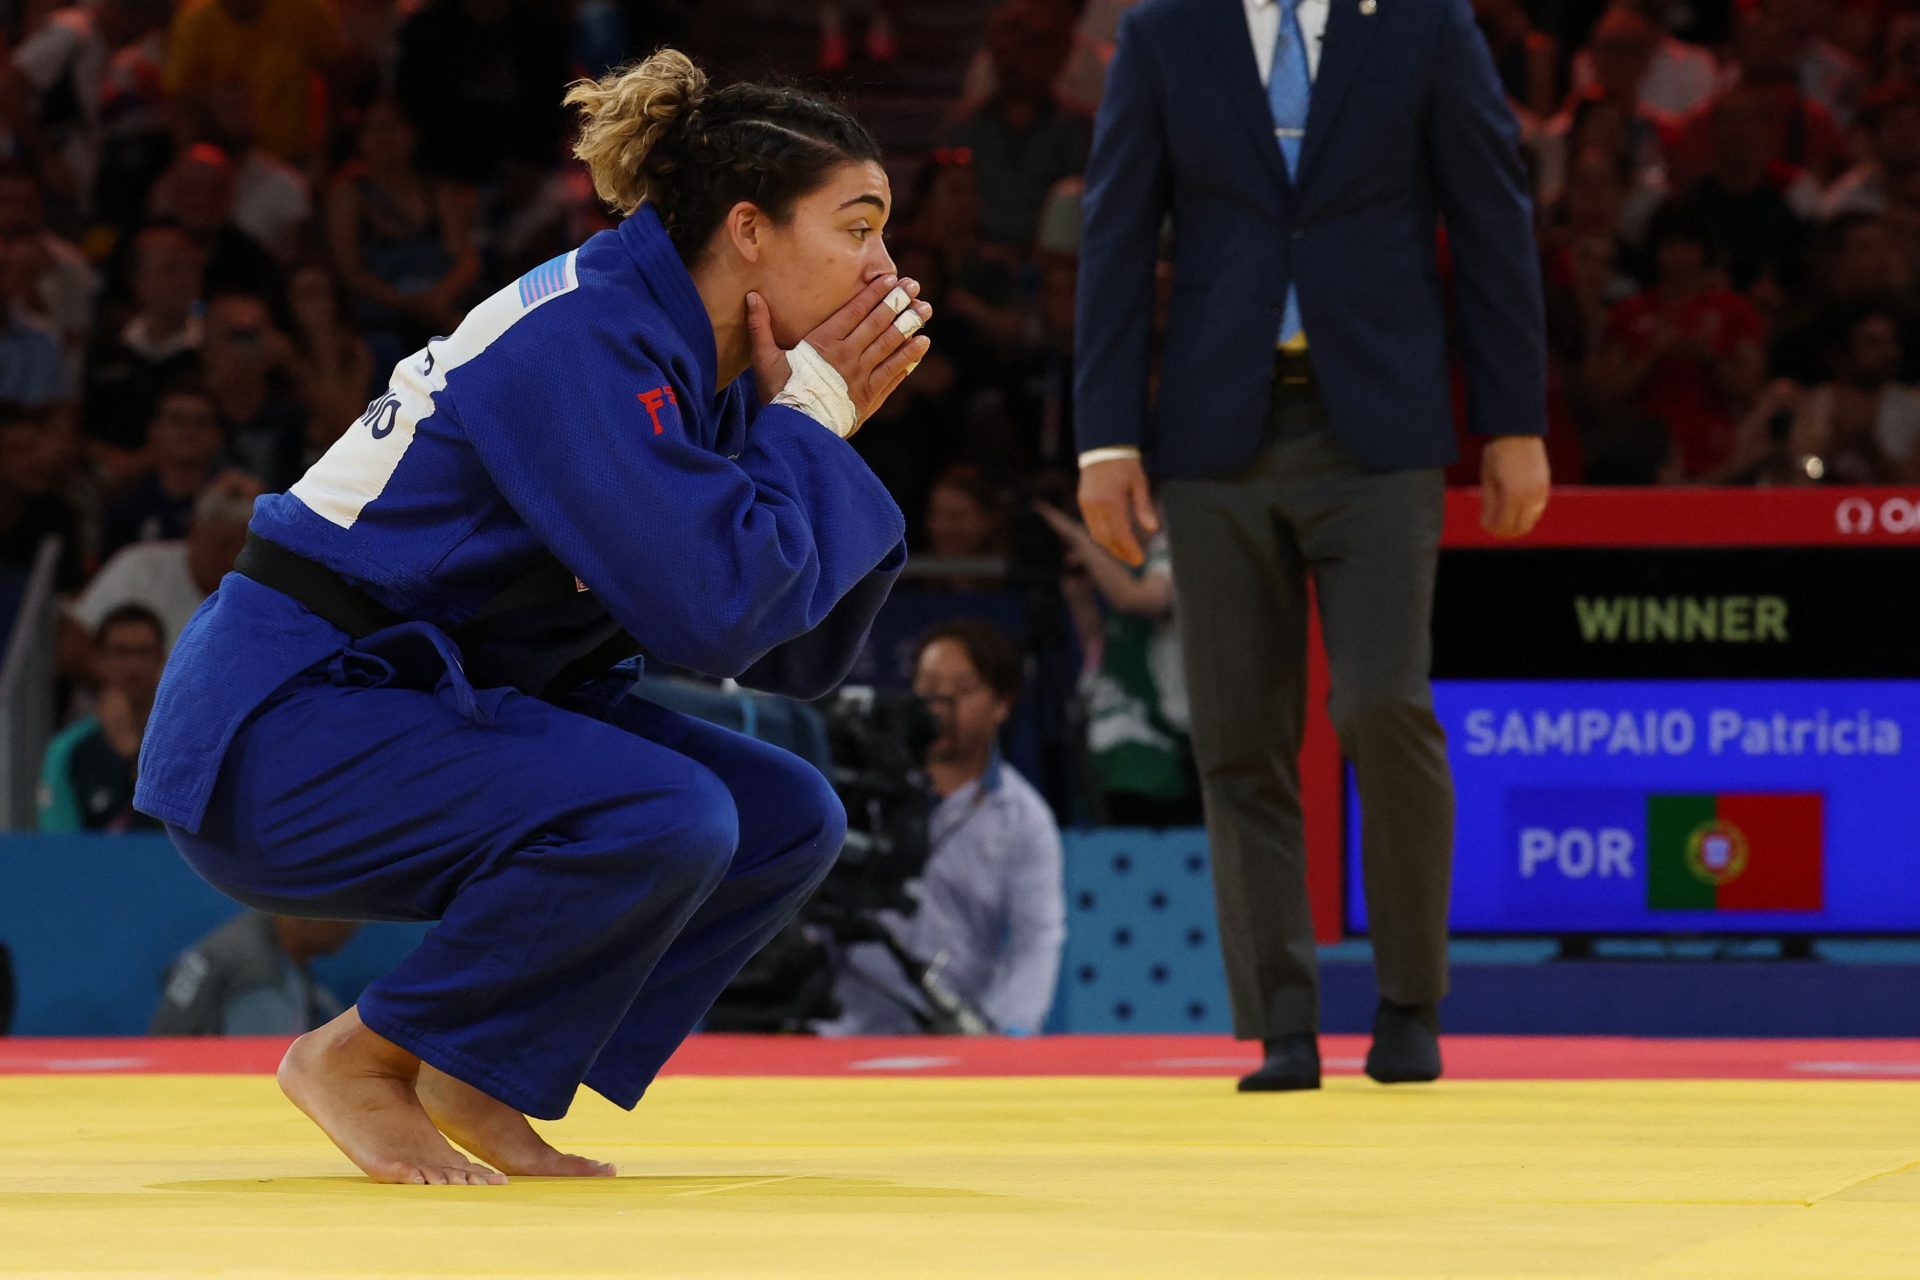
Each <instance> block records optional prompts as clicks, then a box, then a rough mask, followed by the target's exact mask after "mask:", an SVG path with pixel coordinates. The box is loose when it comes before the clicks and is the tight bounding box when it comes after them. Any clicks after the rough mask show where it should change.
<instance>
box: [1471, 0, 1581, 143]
mask: <svg viewBox="0 0 1920 1280" xmlns="http://www.w3.org/2000/svg"><path fill="white" fill-rule="evenodd" d="M1473 16H1474V18H1475V20H1476V21H1478V22H1479V24H1480V33H1481V34H1482V35H1484V36H1485V37H1486V38H1487V48H1488V49H1489V50H1490V51H1491V52H1492V53H1493V65H1494V67H1495V68H1496V69H1497V70H1498V71H1499V72H1500V84H1501V86H1502V87H1503V88H1504V89H1506V91H1507V97H1508V98H1509V99H1511V100H1512V101H1513V102H1515V103H1517V104H1519V106H1520V107H1521V108H1522V109H1523V110H1525V111H1526V112H1528V113H1529V114H1530V115H1532V116H1533V117H1534V118H1535V119H1545V118H1546V117H1547V116H1548V115H1551V114H1552V112H1553V109H1554V107H1555V106H1556V105H1557V104H1558V103H1559V101H1560V71H1559V62H1560V50H1559V46H1558V43H1557V42H1556V41H1555V40H1554V38H1553V37H1552V36H1550V35H1548V34H1546V33H1545V32H1543V31H1538V30H1535V28H1534V25H1533V19H1532V18H1530V17H1528V15H1527V8H1526V5H1525V4H1523V3H1522V2H1521V0H1473Z"/></svg>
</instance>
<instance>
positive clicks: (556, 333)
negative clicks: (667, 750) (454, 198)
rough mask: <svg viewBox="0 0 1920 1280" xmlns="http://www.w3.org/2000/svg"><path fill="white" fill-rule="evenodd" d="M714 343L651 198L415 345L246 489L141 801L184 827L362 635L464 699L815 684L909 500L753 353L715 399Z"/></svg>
mask: <svg viewBox="0 0 1920 1280" xmlns="http://www.w3.org/2000/svg"><path fill="white" fill-rule="evenodd" d="M716 359H717V358H716V354H715V349H714V338H713V328H712V325H711V323H710V321H709V320H708V317H707V313H706V309H705V307H704V306H703V304H702V303H701V300H700V296H699V294H698V293H697V292H696V291H695V289H694V284H693V279H692V277H691V276H689V275H688V274H687V270H686V268H685V266H684V265H682V263H681V261H680V258H679V255H678V254H677V253H676V252H675V251H674V248H673V246H672V244H671V243H670V242H669V241H668V239H667V236H666V233H665V232H664V230H663V229H662V228H661V225H660V221H659V218H658V216H657V215H656V214H655V213H654V211H653V209H652V208H651V207H650V206H643V207H642V208H641V209H640V210H639V211H638V212H636V213H635V214H634V216H632V217H631V218H629V219H627V220H626V222H624V223H623V224H622V225H621V226H620V227H619V228H618V229H616V230H612V231H604V232H601V233H599V234H598V235H595V236H594V237H593V238H592V239H590V240H588V241H587V242H586V243H585V244H583V245H581V246H580V247H579V248H578V249H576V250H574V251H573V252H571V253H568V254H565V255H563V256H561V257H559V258H555V259H554V260H553V261H551V262H548V263H547V264H545V265H544V266H541V267H538V268H536V269H535V270H533V271H531V272H529V273H528V274H527V275H525V276H524V277H522V278H521V279H520V280H519V281H517V282H516V283H514V284H512V285H510V286H508V287H507V288H505V289H503V290H501V291H500V292H499V293H496V294H495V295H494V296H493V297H491V298H489V299H487V300H486V301H485V302H483V303H481V304H480V305H479V306H478V307H477V308H475V309H474V310H473V312H472V313H471V314H469V315H468V316H467V318H466V320H465V321H464V322H462V323H461V325H460V326H459V328H458V329H456V330H455V331H454V333H453V335H452V336H451V337H446V338H435V339H433V340H432V341H431V342H429V343H428V344H427V346H426V347H425V349H423V350H421V351H419V352H416V353H415V354H414V355H412V356H410V357H408V358H407V359H406V360H403V361H402V362H401V363H400V364H399V365H397V366H396V367H395V368H394V371H393V377H392V380H391V382H390V384H389V389H388V391H387V393H386V394H385V395H384V396H382V397H381V398H380V399H378V400H375V401H374V402H373V404H371V405H370V406H369V407H368V408H367V411H366V413H365V414H364V415H362V417H361V418H360V419H359V420H358V421H357V422H356V423H354V424H353V426H352V427H351V428H350V429H349V430H348V431H347V433H346V434H345V435H344V436H342V437H341V438H340V440H339V441H338V442H337V443H335V444H334V445H333V447H332V448H331V449H329V450H328V451H327V453H326V454H325V455H324V456H323V457H322V458H321V459H320V460H319V461H318V462H316V463H315V464H314V465H313V467H312V469H311V470H309V471H308V472H307V473H306V475H305V476H304V477H303V478H302V479H301V480H300V481H299V482H298V483H297V484H295V485H294V486H293V487H292V489H291V490H289V491H288V492H287V493H284V494H275V495H272V496H269V497H264V498H262V499H260V501H259V503H258V504H257V505H256V507H255V510H254V516H253V520H252V523H251V525H250V526H249V531H250V535H251V536H250V539H249V546H248V550H247V552H246V553H243V555H242V558H241V561H240V564H239V569H240V570H241V572H236V573H232V574H229V575H227V576H226V578H225V579H223V580H222V582H221V584H220V587H219V589H218V590H217V591H216V592H215V593H214V594H213V595H212V596H211V597H209V598H208V600H207V601H206V603H205V604H203V605H202V606H201V607H200V609H199V610H198V612H196V613H195V614H194V616H193V619H192V621H191V622H190V623H189V624H188V626H187V628H186V629H185V631H184V632H183V633H182V635H181V636H180V638H179V641H178V643H177V644H176V645H175V647H174V650H173V654H172V657H171V659H170V660H169V662H168V664H167V669H166V672H165V675H164V676H163V678H162V680H161V683H160V689H159V693H158V696H157V698H156V700H155V703H154V710H153V715H152V718H151V720H150V722H149V724H148V729H147V737H146V741H145V744H144V745H143V747H142V750H141V755H140V775H139V783H138V787H137V789H136V792H135V795H134V803H135V805H136V807H138V808H139V809H140V810H141V811H142V812H144V813H147V814H150V815H152V816H153V817H156V818H160V819H162V820H164V821H166V822H169V823H172V824H174V825H176V826H180V827H183V828H185V829H187V830H189V831H197V830H198V829H199V824H200V822H201V820H202V818H203V817H204V815H205V812H206V807H207V802H208V797H209V795H210V794H211V792H212V790H213V786H214V781H215V778H216V777H217V775H218V772H219V769H220V764H221V761H222V758H223V757H224V755H225V753H226V751H227V748H228V745H229V743H230V742H231V741H232V739H233V735H234V732H235V731H236V730H237V729H238V728H239V726H240V725H241V723H242V722H243V721H244V720H245V719H246V718H247V716H248V715H249V714H250V713H251V712H252V711H253V710H254V709H255V708H257V707H258V706H260V704H261V703H262V702H264V701H266V700H267V699H268V698H269V697H271V696H272V695H273V693H274V692H275V691H276V690H277V689H279V688H280V687H281V686H282V685H283V684H285V683H286V682H287V681H288V680H289V679H290V678H292V677H293V676H295V675H296V674H298V673H300V672H302V671H305V670H307V669H308V668H311V667H313V666H315V665H316V664H318V663H321V662H323V661H327V660H329V659H331V658H333V657H335V656H337V655H339V654H341V653H342V652H343V651H347V650H351V649H355V648H363V647H369V648H375V649H378V648H379V647H381V646H386V647H387V648H388V649H390V650H393V649H406V648H411V649H413V650H416V651H418V650H420V649H421V648H423V647H425V648H428V649H430V650H431V651H432V652H433V653H434V654H436V655H438V659H439V660H440V661H442V662H444V664H445V672H444V675H443V676H442V678H441V680H440V686H441V692H442V693H443V694H444V695H446V696H449V697H451V698H452V699H453V701H454V702H455V703H456V704H457V705H459V706H460V707H461V708H462V710H464V711H466V712H467V713H468V714H470V715H473V716H474V717H475V718H476V719H483V718H484V717H485V715H486V713H487V704H488V703H489V701H490V699H489V698H488V696H486V691H489V690H500V689H514V690H518V691H520V692H522V693H527V694H533V695H535V696H543V697H548V698H553V699H556V700H561V699H564V698H565V697H567V696H568V695H569V694H570V693H571V692H572V691H576V690H579V689H582V688H584V687H587V686H589V685H592V686H594V687H595V688H600V689H604V688H605V687H606V686H607V684H608V681H609V679H610V678H611V679H612V680H613V681H614V684H615V687H616V688H618V687H619V686H618V677H619V675H620V673H621V672H623V671H624V672H627V673H629V674H630V673H631V672H632V671H633V670H634V663H633V655H635V654H642V655H651V656H652V657H654V658H657V659H658V660H659V661H661V662H664V663H668V664H671V665H674V666H678V667H683V668H687V669H690V670H693V671H698V672H704V673H707V674H710V675H714V676H733V677H737V678H738V679H739V680H740V681H741V683H743V684H745V685H748V686H749V687H752V688H757V689H763V690H767V691H771V692H776V693H782V694H787V695H790V696H794V697H800V698H810V697H818V696H820V695H822V694H824V693H826V692H828V691H830V690H831V689H832V688H833V687H834V686H835V685H837V684H838V683H839V682H840V680H841V679H842V678H843V677H844V676H845V675H846V672H847V671H848V669H849V668H850V667H851V665H852V663H853V661H854V659H855V658H856V656H857V655H858V653H859V651H860V648H861V646H862V645H863V644H864V642H865V639H866V634H867V630H868V628H869V626H870V624H871V623H872V621H873V617H874V614H875V613H876V612H878V610H879V608H880V606H881V604H882V603H883V602H884V601H885V599H886V596H887V593H888V591H889V590H890V589H891V587H892V584H893V580H894V579H895V577H897V576H898V574H899V571H900V569H901V567H902V566H903V565H904V564H905V563H906V543H905V540H904V533H905V527H904V521H903V519H902V517H901V515H900V510H899V508H898V507H897V506H896V505H895V503H894V501H893V499H892V498H891V497H890V496H889V495H888V493H887V491H886V489H885V487H883V486H882V485H881V483H880V481H879V480H878V479H877V478H876V477H875V476H874V475H873V473H872V472H871V471H870V470H869V469H868V468H867V466H866V464H865V463H864V462H863V461H862V460H861V459H860V457H859V455H857V454H856V453H855V452H854V450H853V448H852V446H851V445H849V444H848V443H847V442H846V441H844V440H842V439H840V438H839V437H838V436H836V435H835V434H834V433H833V432H832V431H830V430H829V429H828V428H826V427H824V426H822V425H821V424H820V423H818V422H816V421H814V420H813V419H812V418H810V417H808V416H806V415H805V414H803V413H801V412H799V411H798V410H796V409H792V408H789V407H786V406H784V405H773V404H770V405H765V406H761V405H759V404H758V403H757V401H758V396H757V394H756V390H755V387H754V385H753V377H752V374H751V373H748V374H744V375H742V376H741V377H740V378H737V379H735V380H734V381H733V382H731V383H729V384H728V385H727V386H726V387H724V388H722V389H721V390H720V391H719V393H718V394H717V395H716V394H715V392H714V384H715V378H716V372H715V368H716ZM250 575H251V576H250ZM316 578H317V579H319V580H320V581H321V583H322V585H323V587H324V588H325V589H318V588H314V586H313V584H314V581H315V579H316ZM269 582H271V583H274V584H276V585H275V586H269V585H266V584H267V583H269ZM290 583H298V584H300V589H295V588H294V587H293V586H290V585H289V584H290ZM276 586H277V587H278V588H279V589H276ZM290 592H291V594H290ZM296 595H297V596H300V599H296V598H295V596H296ZM335 597H341V598H344V599H346V600H347V601H348V602H349V604H348V605H346V606H341V607H338V608H335V607H330V602H332V601H333V600H334V598H335ZM302 600H304V601H305V603H302ZM349 606H350V607H349ZM610 672H611V673H612V676H611V677H610V676H609V673H610ZM449 684H450V685H451V688H450V689H449V687H448V686H449ZM429 687H431V683H429ZM476 691H479V692H476ZM499 696H503V695H497V694H496V695H495V696H494V697H493V698H492V699H491V701H493V702H494V703H496V704H497V700H498V697H499ZM290 746H291V749H295V750H297V749H298V747H297V744H290Z"/></svg>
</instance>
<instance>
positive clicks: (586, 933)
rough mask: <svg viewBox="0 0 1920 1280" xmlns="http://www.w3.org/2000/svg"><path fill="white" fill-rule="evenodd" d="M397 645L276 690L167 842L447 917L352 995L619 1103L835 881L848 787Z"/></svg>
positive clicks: (536, 1082) (675, 720)
mask: <svg viewBox="0 0 1920 1280" xmlns="http://www.w3.org/2000/svg"><path fill="white" fill-rule="evenodd" d="M403 639H404V638H403ZM415 640H417V637H415ZM399 648H400V649H402V650H406V651H408V654H409V656H408V657H406V658H401V659H398V660H396V661H388V660H387V657H393V656H394V655H393V654H392V653H389V654H388V655H387V657H382V656H379V655H376V654H373V653H367V652H360V651H353V652H349V653H347V654H345V655H342V656H340V657H336V658H334V659H333V660H332V661H331V662H330V663H328V664H325V665H324V666H322V667H318V668H315V669H313V670H311V671H308V672H306V673H304V674H302V675H301V676H299V677H297V678H296V679H294V680H293V681H291V682H290V683H289V684H288V685H287V686H286V687H284V688H283V689H281V690H280V691H279V692H278V693H277V694H276V695H275V697H274V698H273V699H272V700H270V701H269V702H268V703H266V704H265V705H263V706H262V707H261V709H260V710H259V711H258V712H256V713H255V715H254V716H253V718H252V719H251V720H249V721H248V722H247V723H246V724H245V725H243V726H242V728H241V729H240V731H239V733H238V735H237V736H236V738H235V740H234V742H233V745H232V747H231V748H230V750H229V752H228V754H227V756H226V758H225V761H224V763H223V766H222V769H221V773H220V777H219V782H218V785H217V787H216V789H215V792H214V795H213V801H212V805H211V806H210V808H209V810H208V813H207V817H206V820H205V822H204V823H203V825H202V827H201V831H200V833H199V834H198V835H195V834H191V833H188V832H186V831H184V830H181V829H179V828H170V831H171V834H172V836H173V839H174V842H175V843H176V844H177V845H178V846H179V848H180V850H181V852H182V853H183V854H184V855H185V857H186V859H187V861H188V862H189V863H191V864H192V866H193V867H194V869H195V870H196V871H198V872H199V873H200V874H201V875H202V876H203V877H204V878H206V879H207V880H208V881H209V882H210V883H212V884H213V885H214V886H215V887H216V888H219V889H220V890H222V891H223V892H225V893H227V894H228V895H230V896H231V897H233V898H235V899H237V900H239V901H240V902H242V903H245V904H246V905H248V906H251V907H255V908H257V909H259V910H262V911H269V912H274V913H277V914H282V915H294V916H307V917H318V918H337V919H353V920H438V921H439V922H440V923H439V925H438V926H437V927H436V928H435V929H433V930H432V931H431V932H430V933H428V935H427V936H426V938H425V939H424V940H423V942H422V943H421V945H420V947H419V948H418V949H417V950H416V951H414V952H413V953H412V954H411V955H409V956H408V957H407V958H406V959H405V960H403V961H402V962H401V963H400V965H399V967H398V968H396V969H395V970H394V971H393V972H392V973H390V974H388V975H387V976H386V977H384V978H381V979H380V980H379V981H377V982H375V983H373V984H372V985H371V986H369V987H368V988H367V990H366V992H365V994H363V995H362V996H361V998H360V1001H359V1009H360V1016H361V1017H362V1018H363V1019H364V1020H365V1022H366V1024H367V1026H369V1027H371V1028H372V1029H373V1030H374V1031H376V1032H378V1033H379V1034H380V1035H383V1036H385V1037H386V1038H387V1039H389V1040H391V1041H393V1042H394V1043H395V1044H398V1045H400V1046H401V1047H402V1048H405V1049H407V1050H408V1051H409V1052H412V1053H414V1054H416V1055H418V1056H419V1057H420V1058H421V1059H423V1060H424V1061H426V1062H428V1063H431V1064H432V1065H433V1066H435V1067H438V1068H440V1069H441V1070H443V1071H445V1072H446V1073H447V1074H448V1075H451V1076H453V1077H455V1078H457V1079H460V1080H463V1081H466V1082H467V1083H469V1084H471V1085H474V1086H475V1087H477V1088H479V1089H481V1090H483V1091H485V1092H486V1093H488V1094H491V1095H492V1096H493V1097H495V1098H498V1099H500V1100H501V1101H503V1102H505V1103H507V1104H509V1105H510V1106H513V1107H515V1108H517V1109H519V1110H521V1111H523V1112H525V1113H527V1114H528V1115H531V1116H535V1117H538V1118H541V1119H547V1120H553V1119H558V1118H559V1117H561V1116H563V1115H565V1114H566V1112H567V1108H568V1106H569V1105H570V1104H571V1102H572V1100H573V1096H574V1094H575V1092H576V1090H577V1088H578V1086H579V1085H580V1084H582V1083H585V1084H586V1085H588V1086H589V1087H591V1088H592V1089H594V1090H595V1091H597V1092H599V1093H601V1094H603V1095H605V1096H606V1097H607V1098H608V1099H609V1100H611V1101H613V1102H614V1103H617V1104H618V1105H620V1106H622V1107H628V1108H631V1107H632V1106H633V1105H634V1104H635V1103H637V1102H638V1101H639V1100H640V1097H641V1095H642V1094H643V1093H645V1092H646V1089H647V1086H648V1085H649V1084H650V1083H651V1082H652V1080H653V1078H654V1076H655V1074H656V1073H657V1072H658V1071H659V1070H660V1068H661V1066H662V1065H663V1064H664V1063H665V1062H666V1060H667V1058H668V1057H669V1056H670V1055H671V1054H672V1053H673V1051H674V1050H675V1049H676V1048H677V1047H678V1046H679V1045H680V1042H681V1041H682V1040H683V1039H685V1038H686V1036H687V1035H688V1034H689V1033H690V1032H691V1031H692V1030H693V1029H694V1028H695V1026H696V1025H697V1024H698V1023H699V1021H700V1019H701V1018H702V1017H703V1016H704V1015H705V1014H706V1012H707V1010H708V1008H709V1007H710V1006H711V1005H712V1003H713V1001H714V999H715V998H716V997H717V996H718V995H719V993H720V992H721V990H722V989H723V988H724V987H725V986H726V984H727V983H728V982H729V981H730V980H731V979H732V978H733V977H734V975H735V974H736V973H738V972H739V970H740V968H741V966H742V965H744V964H745V963H746V961H747V960H748V959H749V958H750V957H752V955H753V954H754V953H755V952H756V951H758V950H759V949H760V947H761V946H762V945H764V944H765V942H766V941H767V940H768V939H769V938H771V937H772V936H773V934H774V933H776V932H777V931H778V930H779V929H780V928H781V926H782V925H784V924H785V923H786V922H787V920H788V919H789V918H791V917H792V915H793V914H794V913H795V912H796V911H798V909H799V908H800V906H801V904H802V903H803V902H805V900H806V899H807V897H808V896H809V895H810V894H811V893H812V892H813V890H814V888H815V887H816V886H817V885H818V884H819V882H820V881H821V879H823V878H824V877H825V875H826V873H827V870H828V868H829V867H830V866H831V865H832V863H833V860H834V858H835V857H836V855H837V854H838V853H839V850H840V843H841V839H842V837H843V835H844V834H845V828H846V814H845V811H844V809H843V808H842V807H841V804H840V801H839V799H838V797H837V796H835V795H834V793H833V791H832V789H831V788H830V787H829V786H828V784H827V782H826V780H825V779H824V778H822V777H821V776H820V774H819V772H818V771H817V770H815V769H814V768H813V767H812V766H810V765H808V764H806V763H805V762H803V761H801V760H800V759H799V758H798V757H795V756H793V755H790V754H788V753H787V752H784V751H781V750H779V749H778V748H775V747H771V746H768V745H766V744H764V743H760V742H756V741H754V740H753V739H751V738H747V737H744V736H742V735H740V734H737V733H733V732H730V731H728V730H725V729H721V728H718V727H716V726H713V725H708V724H705V723H703V722H701V721H697V720H693V719H691V718H689V717H687V716H683V715H680V714H678V713H676V712H672V711H668V710H665V709H664V708H661V707H657V706H654V705H653V704H651V703H647V702H644V701H641V700H639V699H637V698H631V697H627V698H613V699H606V700H604V701H602V702H600V703H598V704H596V703H593V702H591V701H588V700H583V701H582V702H581V703H580V704H579V705H578V706H575V707H561V706H555V705H553V704H551V703H548V702H544V701H541V700H539V699H536V698H532V697H528V696H525V695H523V694H520V693H517V692H514V691H512V690H507V689H490V690H480V691H475V690H473V689H472V688H470V687H469V686H467V685H466V683H465V680H464V677H463V676H462V675H461V674H460V671H459V664H458V662H457V660H450V661H448V662H446V664H445V665H444V667H442V668H441V669H439V670H438V671H436V670H435V669H434V668H435V666H436V664H435V663H434V661H433V655H432V653H431V652H430V651H429V650H427V649H423V648H422V646H421V645H419V644H418V643H414V642H412V641H408V642H406V643H403V644H402V645H400V646H399ZM422 655H424V659H425V660H424V661H420V660H418V659H420V658H421V657H422Z"/></svg>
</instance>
